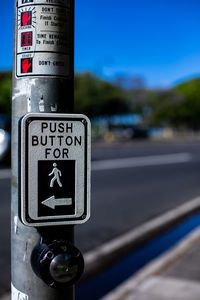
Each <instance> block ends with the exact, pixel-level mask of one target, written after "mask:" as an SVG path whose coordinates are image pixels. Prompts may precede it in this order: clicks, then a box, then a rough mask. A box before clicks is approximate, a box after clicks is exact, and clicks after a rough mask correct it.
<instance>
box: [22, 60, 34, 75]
mask: <svg viewBox="0 0 200 300" xmlns="http://www.w3.org/2000/svg"><path fill="white" fill-rule="evenodd" d="M31 72H32V58H24V59H22V60H21V73H31Z"/></svg>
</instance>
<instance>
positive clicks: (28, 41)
mask: <svg viewBox="0 0 200 300" xmlns="http://www.w3.org/2000/svg"><path fill="white" fill-rule="evenodd" d="M32 42H33V33H32V32H23V33H22V34H21V47H25V46H32Z"/></svg>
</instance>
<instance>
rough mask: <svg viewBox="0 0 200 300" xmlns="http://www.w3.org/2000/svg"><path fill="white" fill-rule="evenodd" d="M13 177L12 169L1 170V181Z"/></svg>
mask: <svg viewBox="0 0 200 300" xmlns="http://www.w3.org/2000/svg"><path fill="white" fill-rule="evenodd" d="M10 177H11V169H0V179H8V178H10Z"/></svg>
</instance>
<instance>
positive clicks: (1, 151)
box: [0, 114, 11, 163]
mask: <svg viewBox="0 0 200 300" xmlns="http://www.w3.org/2000/svg"><path fill="white" fill-rule="evenodd" d="M10 153H11V118H10V117H9V116H8V115H5V114H0V163H2V162H6V163H9V162H10Z"/></svg>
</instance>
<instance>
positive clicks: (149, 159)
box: [92, 153, 192, 171]
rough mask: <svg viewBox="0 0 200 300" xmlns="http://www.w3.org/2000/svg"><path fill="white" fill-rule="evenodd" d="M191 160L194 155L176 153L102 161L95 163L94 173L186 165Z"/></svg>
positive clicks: (93, 166)
mask: <svg viewBox="0 0 200 300" xmlns="http://www.w3.org/2000/svg"><path fill="white" fill-rule="evenodd" d="M191 160H192V155H191V154H189V153H175V154H163V155H152V156H143V157H141V156H140V157H129V158H119V159H110V160H101V161H94V162H93V163H92V171H101V170H111V169H120V168H135V167H146V166H156V165H168V164H178V163H186V162H189V161H191Z"/></svg>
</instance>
